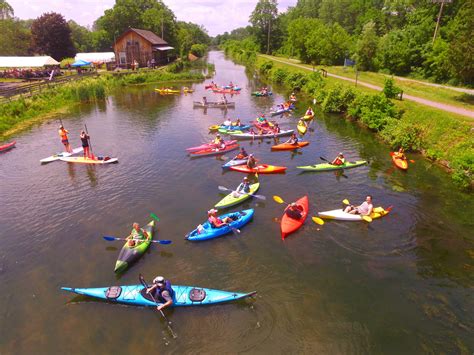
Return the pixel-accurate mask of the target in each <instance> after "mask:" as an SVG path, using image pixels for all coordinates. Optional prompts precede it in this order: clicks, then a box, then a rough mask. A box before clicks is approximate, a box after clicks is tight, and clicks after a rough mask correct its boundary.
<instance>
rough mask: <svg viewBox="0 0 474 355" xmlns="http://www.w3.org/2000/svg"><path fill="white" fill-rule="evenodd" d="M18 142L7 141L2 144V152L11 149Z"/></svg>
mask: <svg viewBox="0 0 474 355" xmlns="http://www.w3.org/2000/svg"><path fill="white" fill-rule="evenodd" d="M15 144H16V141H13V142H11V143H7V144H4V145H0V152H6V151H7V150H9V149H12V148H13V147H14V146H15Z"/></svg>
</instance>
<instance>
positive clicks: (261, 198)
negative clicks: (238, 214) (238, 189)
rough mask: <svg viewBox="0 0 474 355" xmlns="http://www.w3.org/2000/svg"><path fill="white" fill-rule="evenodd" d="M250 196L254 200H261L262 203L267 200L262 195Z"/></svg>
mask: <svg viewBox="0 0 474 355" xmlns="http://www.w3.org/2000/svg"><path fill="white" fill-rule="evenodd" d="M252 196H253V197H255V198H258V199H260V200H263V201H265V200H266V199H267V198H266V197H265V196H263V195H252Z"/></svg>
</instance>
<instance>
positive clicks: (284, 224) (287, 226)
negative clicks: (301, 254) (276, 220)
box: [280, 196, 309, 239]
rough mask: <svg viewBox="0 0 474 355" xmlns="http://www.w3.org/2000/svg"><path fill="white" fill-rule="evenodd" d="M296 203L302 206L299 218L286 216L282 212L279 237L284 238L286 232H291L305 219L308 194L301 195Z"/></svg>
mask: <svg viewBox="0 0 474 355" xmlns="http://www.w3.org/2000/svg"><path fill="white" fill-rule="evenodd" d="M296 204H297V205H301V206H302V207H303V211H302V212H301V219H294V218H291V217H289V216H287V214H286V213H284V214H283V217H281V223H280V228H281V239H285V238H286V237H287V236H288V234H290V233H293V232H295V231H296V230H298V229H299V228H301V226H302V225H303V223H304V221H305V220H306V217H307V216H308V210H309V206H308V196H303V197H302V198H300V199H299V200H298V201H296Z"/></svg>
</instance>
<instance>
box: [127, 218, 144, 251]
mask: <svg viewBox="0 0 474 355" xmlns="http://www.w3.org/2000/svg"><path fill="white" fill-rule="evenodd" d="M126 239H127V240H128V246H129V247H134V246H136V245H138V244H140V243H142V242H143V241H144V240H145V239H149V235H148V233H147V232H146V231H145V230H143V229H142V228H140V225H139V224H138V223H137V222H135V223H133V227H132V231H131V232H130V235H129V236H128V237H127V238H126ZM136 239H138V240H136Z"/></svg>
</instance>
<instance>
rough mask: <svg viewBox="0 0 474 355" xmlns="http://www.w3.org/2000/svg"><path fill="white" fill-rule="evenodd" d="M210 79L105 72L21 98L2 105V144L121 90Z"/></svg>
mask: <svg viewBox="0 0 474 355" xmlns="http://www.w3.org/2000/svg"><path fill="white" fill-rule="evenodd" d="M212 74H213V73H212ZM207 76H208V75H207ZM207 76H204V75H203V74H200V73H192V72H191V70H187V71H183V72H179V73H172V72H169V71H167V70H160V71H154V72H151V71H142V72H137V73H132V74H127V75H121V76H115V75H113V74H111V73H105V74H101V75H99V76H97V77H94V78H87V79H84V80H81V81H76V82H72V83H67V84H64V85H63V86H60V87H54V88H50V89H46V90H43V91H42V92H41V93H38V94H37V95H34V96H31V97H27V98H19V99H17V100H15V101H11V102H8V103H5V104H3V105H1V106H0V142H1V141H6V140H7V139H8V138H9V137H11V136H13V135H15V134H18V133H20V132H22V131H24V130H26V129H28V128H30V127H32V126H33V125H35V124H38V123H39V122H42V121H44V120H48V119H51V118H52V117H54V116H57V115H63V114H66V113H67V112H68V111H69V110H70V109H72V108H73V107H74V106H75V105H77V104H80V103H84V102H94V101H99V100H105V99H106V97H107V96H108V95H110V94H111V93H112V91H113V90H114V89H116V88H119V87H126V86H141V85H152V84H165V83H185V82H200V81H203V80H205V79H206V77H207Z"/></svg>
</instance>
